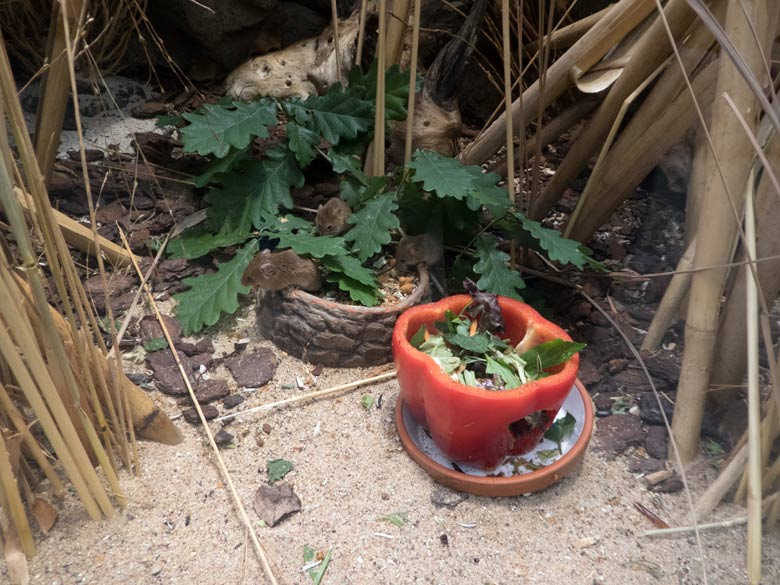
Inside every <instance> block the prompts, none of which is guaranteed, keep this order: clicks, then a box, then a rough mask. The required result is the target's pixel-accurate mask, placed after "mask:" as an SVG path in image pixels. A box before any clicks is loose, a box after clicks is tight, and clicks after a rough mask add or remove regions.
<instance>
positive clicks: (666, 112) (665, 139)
mask: <svg viewBox="0 0 780 585" xmlns="http://www.w3.org/2000/svg"><path fill="white" fill-rule="evenodd" d="M716 73H717V71H716V67H715V66H714V65H712V64H709V65H708V66H707V67H705V68H704V69H702V70H701V71H700V72H699V74H698V75H697V76H696V77H695V78H694V80H693V82H692V84H693V85H692V87H693V91H694V92H695V94H696V95H697V96H699V98H700V100H701V101H702V103H703V104H704V107H705V108H706V107H709V105H710V104H711V103H712V96H713V94H714V85H715V78H716ZM657 87H660V85H659V86H657ZM677 89H679V88H677ZM674 93H676V92H675V91H671V92H669V93H666V92H659V93H658V94H655V97H653V99H652V100H650V99H649V98H648V100H645V102H644V103H643V104H642V107H641V108H640V109H639V110H638V111H637V112H636V114H635V115H634V116H633V118H632V119H631V121H630V122H629V124H628V126H627V127H626V128H625V129H624V130H623V132H621V134H620V136H619V137H618V139H617V141H616V142H615V144H614V146H613V147H612V149H611V150H610V152H609V153H608V154H607V157H606V159H605V161H604V163H603V165H601V168H600V169H597V170H598V171H599V172H597V173H596V174H595V175H594V176H592V177H591V179H590V180H589V181H588V183H589V184H591V182H592V186H591V187H588V189H589V190H591V191H592V192H593V193H598V194H599V198H598V199H588V200H586V201H585V202H584V203H583V206H582V210H581V211H580V214H579V217H578V218H577V221H576V222H575V223H574V224H573V225H572V228H571V230H570V233H569V237H571V238H573V239H576V240H579V241H587V240H588V239H589V238H590V237H591V236H592V234H593V233H594V232H595V231H596V230H597V229H598V227H599V226H601V225H602V224H603V223H604V222H605V221H607V220H608V219H609V216H610V215H611V214H612V213H614V212H615V211H616V210H617V208H618V207H619V206H620V204H621V203H622V202H623V201H624V200H625V199H626V197H628V196H629V195H630V194H631V193H633V192H634V190H635V189H636V187H637V186H638V185H639V183H640V182H641V181H642V179H644V178H645V177H646V176H647V174H648V173H649V172H650V171H651V170H652V169H653V167H655V166H656V165H657V164H658V162H659V161H660V160H661V158H662V157H663V156H664V154H666V153H667V152H668V151H669V149H670V148H671V147H672V146H673V145H674V144H676V143H677V142H679V141H680V140H681V139H682V138H683V136H684V135H685V133H686V132H687V131H688V129H689V128H690V127H691V126H693V125H694V124H695V123H696V121H697V119H698V118H697V112H696V109H695V106H694V102H693V100H692V98H691V96H690V94H689V93H688V92H683V93H680V94H679V95H677V97H676V98H674V99H671V97H670V96H671V95H673V94H674ZM670 99H671V101H669V100H670ZM658 106H661V107H660V108H659V109H657V108H658Z"/></svg>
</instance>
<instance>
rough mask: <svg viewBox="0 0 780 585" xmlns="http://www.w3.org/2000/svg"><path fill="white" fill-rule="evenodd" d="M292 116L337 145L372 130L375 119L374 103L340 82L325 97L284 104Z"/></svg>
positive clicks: (291, 101)
mask: <svg viewBox="0 0 780 585" xmlns="http://www.w3.org/2000/svg"><path fill="white" fill-rule="evenodd" d="M284 109H285V111H286V112H287V114H288V115H289V116H292V117H293V118H295V120H296V121H297V122H298V123H299V124H302V125H304V126H306V127H307V128H308V129H309V130H311V131H313V132H317V133H319V134H320V136H322V137H323V138H324V139H325V140H327V141H328V143H330V144H331V145H333V146H335V145H337V144H338V143H339V141H340V140H341V139H342V138H346V139H352V138H355V137H356V136H357V135H358V134H362V133H365V132H368V130H369V128H371V125H372V124H373V122H374V116H373V113H372V110H373V108H372V105H371V103H370V102H367V101H364V100H361V99H359V98H357V97H355V96H354V95H350V94H349V93H346V92H344V91H343V89H342V88H341V86H340V85H339V84H336V85H334V86H332V87H331V89H330V91H328V93H327V94H325V95H323V96H318V95H312V96H310V97H308V98H306V99H305V100H303V101H301V100H289V101H288V102H285V103H284Z"/></svg>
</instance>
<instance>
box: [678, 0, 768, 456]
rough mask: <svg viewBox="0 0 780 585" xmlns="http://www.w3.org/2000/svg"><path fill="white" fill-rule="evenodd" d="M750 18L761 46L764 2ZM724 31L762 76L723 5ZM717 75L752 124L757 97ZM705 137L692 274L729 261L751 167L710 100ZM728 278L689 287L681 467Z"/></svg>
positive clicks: (718, 275) (754, 53)
mask: <svg viewBox="0 0 780 585" xmlns="http://www.w3.org/2000/svg"><path fill="white" fill-rule="evenodd" d="M748 11H749V14H750V17H751V20H753V21H754V22H755V23H761V25H760V26H761V28H762V29H764V30H763V31H762V34H763V35H765V36H764V37H763V38H762V39H761V40H760V42H761V43H762V44H763V43H764V42H766V38H767V36H768V35H769V31H768V30H766V28H767V24H768V23H769V22H770V21H771V20H773V18H772V16H771V15H770V14H769V13H768V12H767V5H766V3H765V2H763V1H762V0H757V1H755V2H750V3H749V8H748ZM726 30H727V32H728V34H729V36H730V37H731V39H732V40H733V42H734V44H735V46H736V47H737V49H738V50H739V51H740V52H742V54H743V56H744V57H745V61H746V62H747V63H748V66H749V67H750V68H751V70H752V71H754V72H757V73H758V75H761V74H762V69H763V67H762V66H761V52H760V51H759V50H758V48H757V45H756V42H755V40H754V39H753V38H752V35H751V34H750V28H749V27H748V26H747V23H746V20H745V15H744V14H743V13H742V11H741V10H740V8H739V7H738V6H737V5H736V4H735V3H728V8H727V12H726ZM718 68H719V70H718V82H717V86H716V95H718V96H720V95H722V94H723V93H728V94H729V95H730V96H731V98H732V99H733V100H734V103H735V104H736V105H737V107H738V108H739V110H740V111H741V112H742V113H743V115H745V114H747V118H748V119H750V120H751V122H753V123H754V120H755V114H754V113H755V112H756V106H757V99H756V96H755V95H754V94H753V93H752V91H751V89H750V88H749V87H748V86H747V85H746V84H745V83H744V81H743V79H742V77H741V76H740V74H739V72H738V71H737V69H736V67H735V66H734V64H733V63H732V62H731V60H729V59H723V58H722V59H720V60H719V65H718ZM753 130H755V123H754V126H753ZM710 135H711V136H712V148H713V151H712V152H711V153H710V154H709V155H708V156H707V157H706V159H705V160H704V161H703V163H702V164H703V165H704V169H703V170H702V169H699V171H698V172H702V173H704V174H703V175H702V176H706V177H707V180H706V182H705V189H704V190H703V191H702V195H701V197H702V198H701V199H700V201H701V202H702V205H701V209H700V212H699V217H698V218H697V220H698V226H699V227H698V229H697V230H696V233H697V240H698V244H697V246H696V256H695V265H696V266H707V265H714V264H722V263H724V262H725V261H728V260H729V259H730V255H731V252H732V249H733V245H734V241H735V237H736V234H737V223H736V221H735V219H734V213H733V211H732V207H733V208H735V209H736V210H740V209H741V208H742V206H743V203H744V198H745V195H744V189H743V185H744V184H745V179H746V177H747V175H748V172H749V169H750V166H751V163H752V160H751V159H750V158H747V157H744V156H742V153H746V152H750V150H751V145H750V141H749V139H747V138H746V137H745V133H744V132H743V131H742V128H741V125H740V123H739V121H738V120H737V119H736V117H735V116H734V115H733V114H732V113H731V111H730V108H729V106H728V105H727V104H726V103H725V102H724V101H723V100H722V99H718V100H716V101H715V104H714V106H713V112H712V122H711V128H710ZM716 159H717V160H716ZM718 162H719V164H718ZM694 172H696V171H694ZM720 173H722V179H721V174H720ZM694 187H696V185H694ZM704 197H706V199H704ZM726 275H727V272H726V271H725V270H718V269H713V270H708V271H706V272H696V273H694V275H693V279H692V280H691V292H690V302H689V309H688V315H687V321H686V327H685V350H684V354H683V365H682V369H681V374H680V381H679V384H678V388H677V403H676V405H675V417H674V420H673V423H672V431H673V432H674V434H675V437H676V438H677V441H678V444H679V446H680V454H681V456H682V459H683V462H684V463H688V462H690V461H693V460H694V459H695V458H696V455H697V453H698V445H699V434H700V432H701V422H702V418H703V414H704V398H705V393H706V391H707V388H708V386H709V382H710V371H711V367H712V361H713V357H714V350H715V344H716V342H717V328H718V311H719V308H720V297H721V293H722V290H723V285H724V282H725V279H726Z"/></svg>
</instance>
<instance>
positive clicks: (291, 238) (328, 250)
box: [272, 232, 347, 258]
mask: <svg viewBox="0 0 780 585" xmlns="http://www.w3.org/2000/svg"><path fill="white" fill-rule="evenodd" d="M272 237H274V238H279V244H277V247H278V248H292V249H293V250H295V253H296V254H301V255H302V256H311V257H313V258H322V257H323V256H339V255H343V254H346V253H347V249H346V247H345V246H344V238H341V237H338V236H314V235H312V234H307V233H300V232H296V233H285V232H281V233H278V234H273V236H272Z"/></svg>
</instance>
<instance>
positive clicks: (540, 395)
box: [393, 295, 579, 469]
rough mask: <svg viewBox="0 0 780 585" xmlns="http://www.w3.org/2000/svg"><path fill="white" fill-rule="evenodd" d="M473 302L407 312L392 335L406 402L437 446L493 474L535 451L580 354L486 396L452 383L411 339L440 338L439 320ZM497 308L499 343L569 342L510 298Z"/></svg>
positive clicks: (461, 298) (465, 299)
mask: <svg viewBox="0 0 780 585" xmlns="http://www.w3.org/2000/svg"><path fill="white" fill-rule="evenodd" d="M469 302H471V297H470V296H468V295H456V296H452V297H447V298H444V299H442V300H440V301H438V302H436V303H431V304H427V305H418V306H416V307H412V308H411V309H409V310H407V311H405V312H404V313H403V314H401V316H400V317H399V318H398V320H397V321H396V324H395V329H394V330H393V359H394V361H395V367H396V371H397V376H398V384H399V386H400V388H401V399H402V400H403V401H404V403H405V404H406V407H407V408H408V409H409V413H410V414H411V415H412V417H413V418H414V419H415V420H416V421H417V422H418V423H419V424H422V425H423V426H425V427H426V428H427V429H428V430H429V431H430V433H431V436H432V438H433V440H434V441H435V442H436V444H437V445H438V446H439V448H440V449H441V450H442V451H443V452H444V453H445V454H446V455H447V456H448V457H449V458H450V459H452V460H454V461H461V462H468V463H470V464H472V465H475V466H478V467H481V468H483V469H492V468H494V467H496V466H497V465H499V464H500V463H501V462H502V461H503V459H504V458H505V457H506V456H507V455H520V454H523V453H526V452H528V451H530V450H531V449H532V448H533V447H534V446H536V444H537V443H538V442H539V440H540V439H541V438H542V435H544V433H545V431H546V430H547V429H548V428H549V427H550V426H551V425H552V422H553V420H554V419H555V415H556V413H557V412H558V410H559V409H560V407H561V404H563V401H564V400H565V399H566V396H567V395H568V394H569V392H570V391H571V389H572V386H573V385H574V380H575V378H576V377H577V369H578V368H579V355H574V356H572V357H571V358H569V360H567V361H566V362H565V363H564V364H562V365H559V366H556V367H554V368H550V369H548V370H547V373H548V374H550V375H549V376H547V377H545V378H541V379H539V380H535V381H533V382H528V383H526V384H523V385H522V386H519V387H518V388H514V389H511V390H501V391H495V390H484V389H482V388H473V387H471V386H466V385H464V384H460V383H458V382H455V381H454V380H452V379H451V378H450V377H449V376H448V375H447V374H446V373H445V372H444V370H442V369H441V367H440V366H439V365H438V364H437V363H436V362H435V361H434V360H433V358H432V357H431V356H429V355H428V354H426V353H424V352H422V351H419V350H417V349H415V348H414V347H412V345H411V343H410V340H411V338H412V337H413V336H414V334H415V333H417V331H419V329H420V327H421V326H423V325H425V326H426V328H427V329H428V330H429V331H430V332H432V333H433V332H435V327H434V325H433V324H434V322H436V321H442V320H444V313H445V312H446V311H452V312H453V313H456V314H457V313H460V311H461V310H462V309H463V308H464V307H465V306H466V305H467V304H468V303H469ZM498 303H499V306H500V307H501V311H502V313H503V314H504V320H505V321H506V329H505V331H504V333H503V334H502V335H501V337H502V338H503V339H508V340H509V342H510V343H511V344H512V345H516V344H517V343H519V342H520V341H521V340H523V339H524V338H526V333H529V334H530V337H528V338H526V341H525V342H524V344H523V345H524V350H527V349H530V348H531V347H533V346H536V345H538V344H540V343H544V342H546V341H552V340H553V339H563V340H564V341H571V337H569V335H568V334H567V333H566V332H565V331H564V330H563V329H561V328H560V327H558V326H557V325H555V324H554V323H551V322H550V321H548V320H546V319H544V318H543V317H542V316H541V315H539V313H537V312H536V310H534V309H533V308H531V307H530V306H528V305H527V304H525V303H522V302H520V301H516V300H514V299H510V298H507V297H498ZM529 342H530V343H529ZM537 411H541V417H540V424H539V425H538V426H533V427H532V426H531V425H529V424H528V423H527V421H526V420H525V417H527V416H529V415H531V414H533V413H535V412H537Z"/></svg>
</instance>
